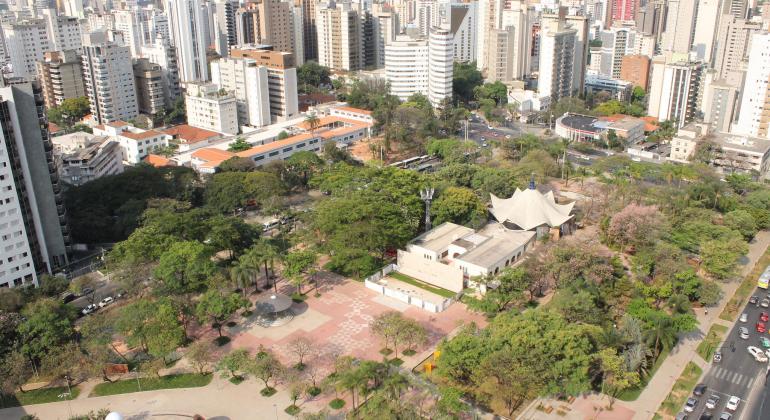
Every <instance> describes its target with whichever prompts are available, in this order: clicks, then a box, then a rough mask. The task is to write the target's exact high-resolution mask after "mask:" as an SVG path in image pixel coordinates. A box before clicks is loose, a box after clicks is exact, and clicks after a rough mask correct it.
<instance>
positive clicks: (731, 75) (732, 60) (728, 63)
mask: <svg viewBox="0 0 770 420" xmlns="http://www.w3.org/2000/svg"><path fill="white" fill-rule="evenodd" d="M761 29H762V25H761V24H760V23H759V22H749V21H747V20H744V19H737V18H735V17H734V16H732V15H722V17H721V19H720V21H719V28H718V33H717V37H716V40H715V46H714V49H715V51H714V57H713V58H714V69H715V70H716V71H717V74H716V78H717V79H725V80H727V81H728V82H729V83H733V84H734V85H736V86H740V83H741V79H742V77H743V73H744V72H745V70H746V63H747V62H748V59H749V46H750V45H749V42H750V40H751V36H752V35H753V34H755V33H759V32H760V30H761Z"/></svg>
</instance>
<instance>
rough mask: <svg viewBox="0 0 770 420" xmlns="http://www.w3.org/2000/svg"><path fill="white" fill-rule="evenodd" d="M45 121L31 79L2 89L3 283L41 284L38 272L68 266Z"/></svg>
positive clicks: (0, 224)
mask: <svg viewBox="0 0 770 420" xmlns="http://www.w3.org/2000/svg"><path fill="white" fill-rule="evenodd" d="M0 83H2V82H1V81H0ZM44 120H45V115H44V114H43V103H42V96H41V95H40V92H39V91H38V92H36V91H35V90H33V87H32V86H31V85H30V84H29V83H23V84H14V85H11V86H1V87H0V126H2V130H1V131H0V239H2V241H1V242H0V243H2V247H0V287H20V286H35V285H38V278H39V275H41V274H45V273H48V274H53V273H54V272H56V271H58V270H60V269H61V268H62V267H63V266H65V265H66V264H67V243H68V241H69V230H68V227H67V224H66V214H65V212H64V205H63V201H62V197H61V185H60V183H59V179H58V176H57V174H56V170H55V166H54V160H53V153H52V149H53V148H52V146H51V141H50V139H49V138H48V133H47V131H41V129H40V121H44Z"/></svg>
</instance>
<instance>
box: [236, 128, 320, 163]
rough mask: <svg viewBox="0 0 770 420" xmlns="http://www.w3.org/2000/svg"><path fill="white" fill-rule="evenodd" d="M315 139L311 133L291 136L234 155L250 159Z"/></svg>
mask: <svg viewBox="0 0 770 420" xmlns="http://www.w3.org/2000/svg"><path fill="white" fill-rule="evenodd" d="M315 137H317V136H316V135H314V134H311V133H302V134H297V135H296V136H291V137H289V138H285V139H283V140H278V141H274V142H272V143H267V144H263V145H260V146H254V147H252V148H251V149H248V150H244V151H242V152H238V153H236V155H237V156H240V157H252V156H254V155H258V154H260V153H265V152H269V151H271V150H275V149H280V148H281V147H284V146H289V145H292V144H294V143H296V142H298V141H302V140H310V139H312V138H315Z"/></svg>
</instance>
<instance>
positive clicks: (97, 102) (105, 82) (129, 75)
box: [83, 42, 139, 124]
mask: <svg viewBox="0 0 770 420" xmlns="http://www.w3.org/2000/svg"><path fill="white" fill-rule="evenodd" d="M83 75H84V79H85V82H86V92H88V100H89V101H90V102H91V115H93V117H94V120H96V121H97V122H98V123H99V124H104V123H108V122H114V121H121V120H122V121H128V120H130V119H133V118H136V117H137V115H139V109H138V104H137V101H136V84H135V82H134V72H133V67H132V66H131V52H130V51H129V49H128V47H123V46H119V45H117V44H115V43H112V42H99V43H91V42H89V43H88V44H87V45H84V46H83Z"/></svg>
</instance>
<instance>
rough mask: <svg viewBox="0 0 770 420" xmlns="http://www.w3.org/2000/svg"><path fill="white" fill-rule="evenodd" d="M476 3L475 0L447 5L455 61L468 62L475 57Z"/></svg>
mask: <svg viewBox="0 0 770 420" xmlns="http://www.w3.org/2000/svg"><path fill="white" fill-rule="evenodd" d="M477 5H478V3H475V2H474V3H460V4H449V5H448V8H449V19H448V20H449V30H450V31H451V32H452V37H453V38H452V44H453V45H454V59H455V61H458V62H461V63H470V62H471V61H473V60H475V59H476V35H477V33H478V28H477V25H478V21H477V16H476V7H477Z"/></svg>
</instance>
